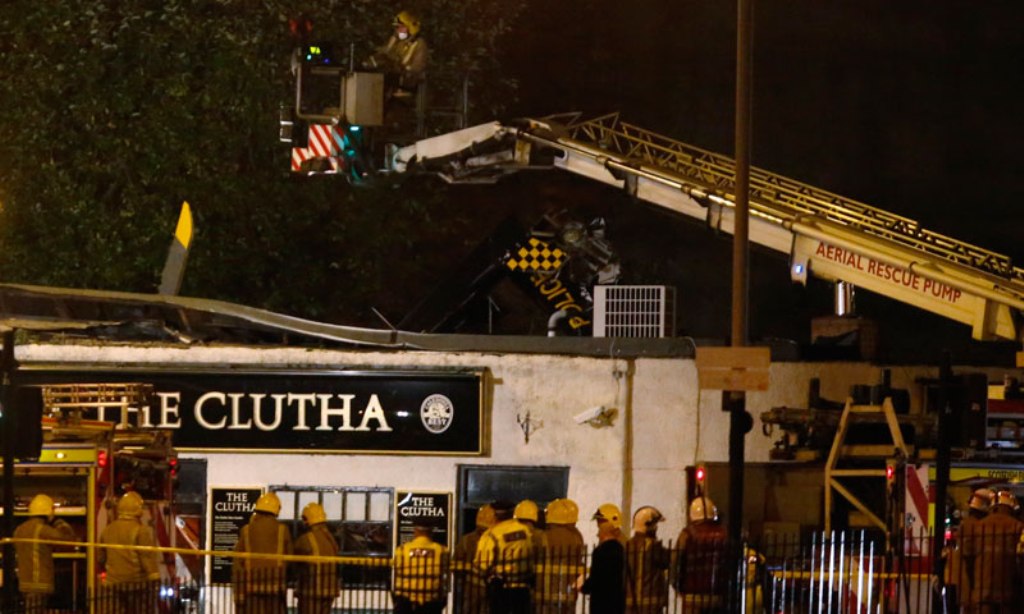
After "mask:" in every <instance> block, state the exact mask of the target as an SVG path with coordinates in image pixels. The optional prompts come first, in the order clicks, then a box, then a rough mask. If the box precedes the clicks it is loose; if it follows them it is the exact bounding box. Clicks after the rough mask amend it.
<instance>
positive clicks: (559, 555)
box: [536, 524, 587, 606]
mask: <svg viewBox="0 0 1024 614" xmlns="http://www.w3.org/2000/svg"><path fill="white" fill-rule="evenodd" d="M586 560H587V547H586V545H584V543H583V535H581V534H580V531H579V529H577V528H576V526H575V525H565V524H549V525H548V528H547V530H546V531H544V555H543V556H542V557H541V559H540V565H541V567H540V568H539V569H538V570H537V594H536V598H537V600H538V601H539V602H540V603H542V604H545V605H554V606H568V605H572V604H575V603H576V587H575V584H576V578H577V577H578V576H579V575H580V574H582V573H583V572H584V571H585V570H586Z"/></svg>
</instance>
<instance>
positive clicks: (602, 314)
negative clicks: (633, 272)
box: [594, 286, 676, 337]
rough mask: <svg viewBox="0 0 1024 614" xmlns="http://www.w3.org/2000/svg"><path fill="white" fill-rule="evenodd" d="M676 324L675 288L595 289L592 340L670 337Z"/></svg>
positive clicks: (631, 287)
mask: <svg viewBox="0 0 1024 614" xmlns="http://www.w3.org/2000/svg"><path fill="white" fill-rule="evenodd" d="M675 321H676V289H675V288H672V287H670V286H594V336H595V337H672V336H674V335H675Z"/></svg>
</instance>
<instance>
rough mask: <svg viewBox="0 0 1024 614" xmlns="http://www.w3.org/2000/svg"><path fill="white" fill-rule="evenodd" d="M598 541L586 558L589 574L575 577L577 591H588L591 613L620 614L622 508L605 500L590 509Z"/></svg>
mask: <svg viewBox="0 0 1024 614" xmlns="http://www.w3.org/2000/svg"><path fill="white" fill-rule="evenodd" d="M593 518H594V520H595V521H597V539H598V542H599V543H598V545H597V548H595V549H594V554H593V555H591V559H590V576H589V577H588V578H587V579H586V580H584V579H583V576H580V577H579V579H578V580H577V584H578V586H579V589H580V592H582V593H585V594H587V595H590V610H589V611H590V612H591V614H623V613H624V612H625V611H626V582H625V577H626V576H625V569H626V549H625V546H623V542H624V541H625V536H623V535H622V512H620V511H619V508H618V507H617V506H615V505H614V504H611V503H605V504H604V505H602V506H601V507H599V508H597V511H596V512H594V516H593Z"/></svg>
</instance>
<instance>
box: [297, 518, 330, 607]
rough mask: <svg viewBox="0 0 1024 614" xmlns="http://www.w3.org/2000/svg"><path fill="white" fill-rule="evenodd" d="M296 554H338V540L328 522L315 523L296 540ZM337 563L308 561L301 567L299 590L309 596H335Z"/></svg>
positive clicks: (301, 593) (299, 592)
mask: <svg viewBox="0 0 1024 614" xmlns="http://www.w3.org/2000/svg"><path fill="white" fill-rule="evenodd" d="M295 554H301V555H306V556H338V542H337V541H335V539H334V536H333V535H331V531H330V529H328V528H327V524H326V523H323V522H321V523H319V524H315V525H313V526H312V527H310V529H309V531H306V532H305V533H303V534H302V535H300V536H299V539H297V540H295ZM338 589H339V587H338V565H337V563H307V564H305V565H301V566H300V567H299V582H298V587H297V592H298V594H300V595H304V596H307V597H334V596H335V595H337V594H338Z"/></svg>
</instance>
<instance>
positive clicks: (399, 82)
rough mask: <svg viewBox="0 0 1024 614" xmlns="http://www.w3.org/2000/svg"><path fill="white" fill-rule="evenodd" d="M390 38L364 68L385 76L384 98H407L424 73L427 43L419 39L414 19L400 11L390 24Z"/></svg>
mask: <svg viewBox="0 0 1024 614" xmlns="http://www.w3.org/2000/svg"><path fill="white" fill-rule="evenodd" d="M392 26H393V28H394V31H393V33H392V34H391V37H390V38H388V41H387V42H386V43H384V45H383V46H381V47H380V48H378V49H377V51H376V53H374V54H373V55H372V56H370V59H369V60H368V61H367V67H368V68H377V69H380V70H382V71H383V72H384V74H385V84H386V90H387V91H386V92H385V97H386V98H411V97H412V96H413V95H414V94H415V93H416V90H417V88H418V87H419V86H420V85H421V84H422V83H423V82H424V80H425V78H426V72H427V55H428V54H427V43H426V41H425V40H423V38H422V37H421V36H420V32H421V29H422V26H421V24H420V20H419V18H418V17H416V16H415V15H413V14H412V13H410V12H409V11H402V12H400V13H399V14H398V15H396V16H395V20H394V21H393V22H392Z"/></svg>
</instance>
